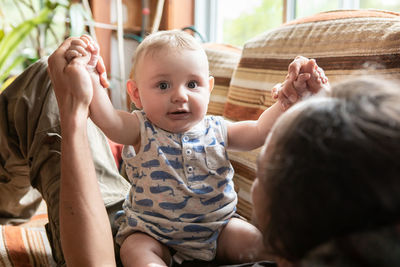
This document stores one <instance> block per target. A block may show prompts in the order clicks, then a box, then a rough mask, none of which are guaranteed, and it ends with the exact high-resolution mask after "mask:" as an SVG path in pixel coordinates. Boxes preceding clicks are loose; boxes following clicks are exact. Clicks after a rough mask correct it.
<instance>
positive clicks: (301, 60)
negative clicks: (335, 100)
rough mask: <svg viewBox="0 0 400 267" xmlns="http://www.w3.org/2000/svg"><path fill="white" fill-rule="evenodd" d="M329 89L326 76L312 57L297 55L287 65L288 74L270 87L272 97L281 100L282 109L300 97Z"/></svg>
mask: <svg viewBox="0 0 400 267" xmlns="http://www.w3.org/2000/svg"><path fill="white" fill-rule="evenodd" d="M321 90H322V91H328V90H330V85H329V82H328V78H327V77H326V76H325V73H324V71H323V70H322V69H321V68H320V67H319V66H318V65H317V63H316V62H315V60H314V59H308V58H306V57H303V56H297V57H296V58H295V59H294V60H293V61H292V62H291V63H290V64H289V67H288V75H287V76H286V80H285V81H284V82H283V84H277V85H276V86H275V87H274V88H273V89H272V97H273V98H274V99H277V100H278V101H280V102H281V105H282V108H283V109H284V110H286V109H288V108H289V107H290V106H291V105H293V104H294V103H296V102H297V101H298V100H299V99H300V98H302V97H304V96H307V95H311V94H316V93H318V92H320V91H321Z"/></svg>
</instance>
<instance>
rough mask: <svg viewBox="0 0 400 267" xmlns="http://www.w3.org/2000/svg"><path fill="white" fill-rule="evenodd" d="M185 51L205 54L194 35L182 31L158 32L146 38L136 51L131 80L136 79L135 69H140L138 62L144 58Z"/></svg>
mask: <svg viewBox="0 0 400 267" xmlns="http://www.w3.org/2000/svg"><path fill="white" fill-rule="evenodd" d="M183 49H189V50H200V51H203V52H204V49H203V47H202V45H201V43H200V42H198V41H197V40H196V39H195V38H194V37H193V36H192V35H190V34H189V33H187V32H185V31H182V30H168V31H158V32H155V33H152V34H150V35H148V36H146V37H145V38H144V39H143V41H142V42H141V43H140V44H139V46H138V47H137V48H136V50H135V54H134V56H133V65H132V70H131V73H130V78H131V79H133V78H135V69H136V68H137V67H138V62H139V61H140V59H141V58H143V56H145V55H154V54H156V53H160V52H162V53H164V52H165V53H168V52H171V51H180V50H183ZM204 54H205V52H204ZM157 55H159V54H157Z"/></svg>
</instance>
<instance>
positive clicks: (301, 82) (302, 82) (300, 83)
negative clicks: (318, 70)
mask: <svg viewBox="0 0 400 267" xmlns="http://www.w3.org/2000/svg"><path fill="white" fill-rule="evenodd" d="M310 77H311V75H310V74H309V73H300V74H299V76H298V77H297V79H296V80H295V81H294V82H293V87H294V88H295V90H296V92H297V94H298V95H299V96H303V94H304V92H306V91H307V81H308V80H309V79H310Z"/></svg>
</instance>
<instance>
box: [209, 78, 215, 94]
mask: <svg viewBox="0 0 400 267" xmlns="http://www.w3.org/2000/svg"><path fill="white" fill-rule="evenodd" d="M214 82H215V79H214V77H213V76H210V77H208V83H209V85H208V86H209V88H208V90H210V93H211V91H212V90H213V89H214Z"/></svg>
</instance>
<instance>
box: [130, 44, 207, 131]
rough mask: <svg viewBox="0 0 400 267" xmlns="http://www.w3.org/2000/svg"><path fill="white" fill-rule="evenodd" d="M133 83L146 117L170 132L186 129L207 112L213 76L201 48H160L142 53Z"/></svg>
mask: <svg viewBox="0 0 400 267" xmlns="http://www.w3.org/2000/svg"><path fill="white" fill-rule="evenodd" d="M136 77H137V79H136V83H137V87H138V88H139V97H140V102H141V106H142V108H143V110H144V112H145V113H146V115H147V117H148V119H149V120H150V121H151V122H152V123H154V124H155V125H157V126H158V127H160V128H162V129H164V130H166V131H169V132H175V133H177V132H185V131H188V130H189V129H191V128H192V127H193V126H195V125H196V124H197V123H199V122H200V121H201V120H202V119H203V117H204V116H205V114H206V112H207V106H208V102H209V98H210V91H211V90H212V86H213V78H212V77H210V76H209V70H208V61H207V57H206V55H205V53H204V52H203V51H200V50H188V49H184V50H179V51H175V50H173V51H170V50H167V49H163V50H161V51H157V52H155V53H148V54H145V55H143V56H142V58H141V59H140V60H139V62H138V65H137V72H136Z"/></svg>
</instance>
